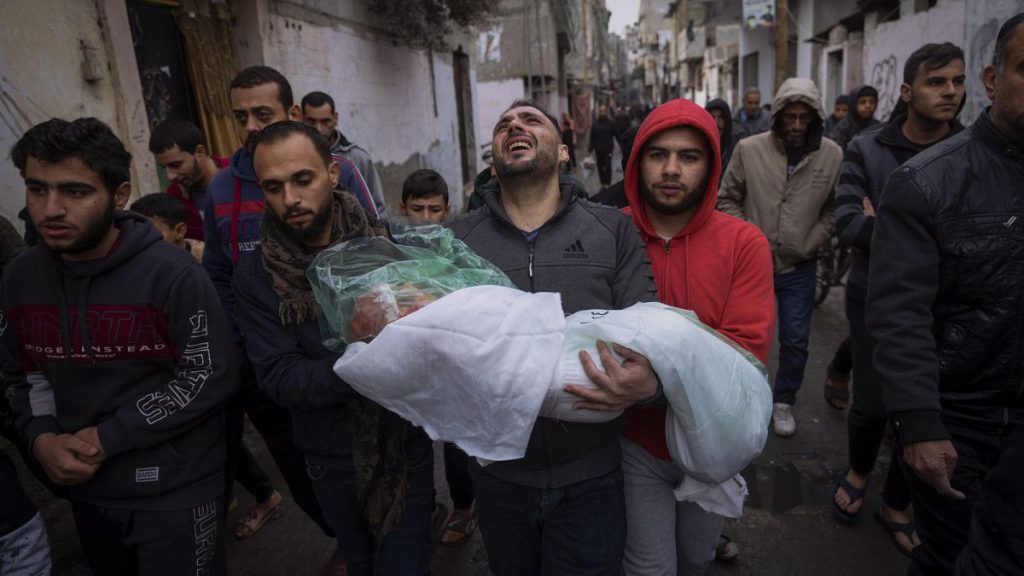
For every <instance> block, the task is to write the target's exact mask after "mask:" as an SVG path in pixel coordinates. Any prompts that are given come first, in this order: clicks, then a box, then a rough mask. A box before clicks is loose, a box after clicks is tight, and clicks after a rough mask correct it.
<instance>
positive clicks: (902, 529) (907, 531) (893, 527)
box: [875, 508, 916, 558]
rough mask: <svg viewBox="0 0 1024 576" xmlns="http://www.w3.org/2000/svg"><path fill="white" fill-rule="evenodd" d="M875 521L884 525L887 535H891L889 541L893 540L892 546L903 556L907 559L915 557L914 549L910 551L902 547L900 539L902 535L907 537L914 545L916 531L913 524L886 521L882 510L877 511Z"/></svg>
mask: <svg viewBox="0 0 1024 576" xmlns="http://www.w3.org/2000/svg"><path fill="white" fill-rule="evenodd" d="M875 521H877V522H878V523H879V524H881V525H882V528H884V529H885V532H886V534H888V535H889V539H890V540H892V545H893V546H895V547H896V549H897V550H899V551H900V554H903V555H904V556H906V557H907V558H913V557H914V548H911V549H909V550H908V549H906V548H904V547H903V546H901V545H900V540H899V538H898V536H899V535H900V534H903V535H904V536H906V537H907V541H908V542H910V543H911V545H913V543H914V531H915V530H916V528H915V527H914V523H913V522H893V521H892V520H886V519H885V516H882V509H881V508H879V509H878V510H875Z"/></svg>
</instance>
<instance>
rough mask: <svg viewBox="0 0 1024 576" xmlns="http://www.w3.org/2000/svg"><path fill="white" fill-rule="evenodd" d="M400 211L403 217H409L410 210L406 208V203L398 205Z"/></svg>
mask: <svg viewBox="0 0 1024 576" xmlns="http://www.w3.org/2000/svg"><path fill="white" fill-rule="evenodd" d="M398 211H399V212H400V213H401V214H402V216H408V215H409V210H408V209H407V208H406V207H405V202H399V203H398Z"/></svg>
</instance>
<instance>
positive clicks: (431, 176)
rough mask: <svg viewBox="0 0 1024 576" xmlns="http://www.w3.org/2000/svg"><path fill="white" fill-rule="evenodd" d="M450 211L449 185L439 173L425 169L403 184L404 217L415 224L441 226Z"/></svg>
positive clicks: (412, 175) (411, 176)
mask: <svg viewBox="0 0 1024 576" xmlns="http://www.w3.org/2000/svg"><path fill="white" fill-rule="evenodd" d="M449 211H450V208H449V206H448V183H447V182H445V181H444V178H442V177H441V175H440V174H438V173H437V172H435V171H433V170H430V169H427V168H423V169H421V170H417V171H415V172H413V173H412V174H409V176H408V177H407V178H406V179H405V182H403V183H402V204H401V212H402V216H405V217H406V218H408V219H409V220H410V221H412V222H413V223H414V224H440V223H441V222H444V220H445V219H446V218H447V217H448V213H449Z"/></svg>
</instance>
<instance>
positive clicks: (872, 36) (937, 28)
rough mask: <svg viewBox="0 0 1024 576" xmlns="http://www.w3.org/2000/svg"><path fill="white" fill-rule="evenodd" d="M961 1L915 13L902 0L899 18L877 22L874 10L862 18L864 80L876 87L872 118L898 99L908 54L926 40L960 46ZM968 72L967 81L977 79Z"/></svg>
mask: <svg viewBox="0 0 1024 576" xmlns="http://www.w3.org/2000/svg"><path fill="white" fill-rule="evenodd" d="M964 6H965V2H964V0H939V2H938V3H937V4H936V5H935V7H934V8H931V9H929V10H924V11H921V12H916V13H915V12H914V9H913V1H912V0H904V1H903V2H901V6H900V18H899V19H897V20H892V21H889V22H882V23H878V22H877V18H878V14H877V12H875V13H871V14H868V15H867V16H866V17H865V18H864V81H865V82H867V83H868V84H870V85H872V86H874V87H875V88H877V89H878V110H877V111H876V112H875V117H876V118H879V119H886V118H888V117H889V114H890V113H891V112H892V109H893V107H894V106H895V105H896V101H897V100H898V99H899V94H900V84H902V82H903V65H904V64H905V63H906V61H907V57H908V56H910V54H911V53H912V52H913V51H914V50H917V49H918V48H920V47H921V46H922V45H924V44H927V43H929V42H941V41H945V40H949V41H951V42H953V43H955V44H958V45H960V46H961V47H962V46H963V43H962V40H961V39H962V38H963V35H964V15H965V13H964ZM977 81H978V80H977V76H971V75H970V74H968V83H971V82H977Z"/></svg>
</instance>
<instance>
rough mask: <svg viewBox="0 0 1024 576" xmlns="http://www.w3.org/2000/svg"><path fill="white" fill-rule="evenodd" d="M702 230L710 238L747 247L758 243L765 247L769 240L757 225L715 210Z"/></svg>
mask: <svg viewBox="0 0 1024 576" xmlns="http://www.w3.org/2000/svg"><path fill="white" fill-rule="evenodd" d="M701 230H703V231H706V232H705V233H706V234H707V235H708V236H711V237H713V238H714V239H716V240H718V239H728V240H729V241H731V242H732V243H733V244H743V245H746V244H749V243H757V242H764V243H765V246H767V244H768V239H767V238H766V237H765V235H764V232H761V229H760V228H758V227H757V225H756V224H753V223H751V222H747V221H746V220H743V219H740V218H737V217H735V216H733V215H731V214H726V213H725V212H722V211H720V210H715V211H714V212H713V213H712V216H711V219H710V220H709V221H708V223H707V224H705V225H704V226H703V227H702V229H701Z"/></svg>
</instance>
